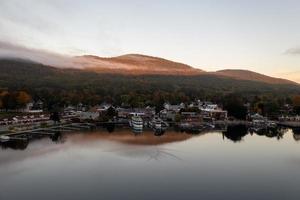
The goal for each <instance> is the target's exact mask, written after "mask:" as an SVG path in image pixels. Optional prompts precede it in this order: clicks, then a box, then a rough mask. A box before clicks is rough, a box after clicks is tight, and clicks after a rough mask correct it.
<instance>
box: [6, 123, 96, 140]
mask: <svg viewBox="0 0 300 200" xmlns="http://www.w3.org/2000/svg"><path fill="white" fill-rule="evenodd" d="M95 127H96V125H95V124H92V123H71V124H61V125H56V126H51V127H46V128H36V129H31V130H24V131H16V132H7V133H3V134H1V136H7V137H9V139H10V140H28V139H30V138H32V137H34V136H54V135H55V134H56V133H57V132H71V131H80V130H90V129H92V128H95Z"/></svg>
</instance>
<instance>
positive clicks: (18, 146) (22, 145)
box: [0, 132, 65, 150]
mask: <svg viewBox="0 0 300 200" xmlns="http://www.w3.org/2000/svg"><path fill="white" fill-rule="evenodd" d="M41 138H46V137H45V136H41V135H34V134H31V135H27V139H24V138H20V139H18V138H16V139H11V140H9V141H6V142H2V143H0V146H1V147H2V149H8V148H10V149H14V150H25V149H26V148H27V147H28V145H29V143H30V142H32V141H34V140H39V139H41ZM49 138H50V139H51V140H52V141H53V142H55V143H64V142H65V136H64V135H63V134H61V132H56V133H55V134H54V135H52V136H49Z"/></svg>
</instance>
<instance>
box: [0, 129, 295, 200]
mask: <svg viewBox="0 0 300 200" xmlns="http://www.w3.org/2000/svg"><path fill="white" fill-rule="evenodd" d="M299 139H300V135H297V133H296V132H295V133H294V132H293V131H292V130H283V131H282V130H281V131H280V132H276V133H275V134H274V133H258V134H256V133H252V134H251V133H249V132H245V131H240V130H238V131H237V130H230V131H227V132H225V133H222V132H212V133H202V134H198V135H191V134H186V133H181V132H175V131H167V132H166V133H165V134H164V135H163V136H160V137H157V136H154V134H153V132H152V131H146V132H144V133H142V134H140V135H134V134H133V133H132V132H131V130H116V131H115V132H113V133H108V132H107V131H105V130H98V131H94V132H82V133H66V134H63V135H61V136H59V137H58V138H54V139H50V138H47V137H45V138H41V139H37V140H34V141H30V142H29V144H28V143H25V144H24V143H22V142H18V143H7V144H3V145H2V149H0V200H18V199H26V200H27V199H30V200H35V199H39V200H48V199H49V200H50V199H51V200H53V199H62V200H76V199H104V200H109V199H128V200H129V199H130V200H133V199H139V200H140V199H172V200H173V199H205V200H206V199H255V200H257V199H273V200H274V199H275V200H276V199H280V200H282V199H289V200H290V199H295V200H296V199H297V200H299V199H300V190H299V188H300V141H298V140H299Z"/></svg>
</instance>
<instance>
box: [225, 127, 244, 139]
mask: <svg viewBox="0 0 300 200" xmlns="http://www.w3.org/2000/svg"><path fill="white" fill-rule="evenodd" d="M247 134H248V129H247V127H246V126H242V125H241V126H228V127H227V130H226V131H224V132H223V137H226V138H228V139H230V140H232V141H233V142H239V141H241V140H242V139H243V137H245V136H246V135H247Z"/></svg>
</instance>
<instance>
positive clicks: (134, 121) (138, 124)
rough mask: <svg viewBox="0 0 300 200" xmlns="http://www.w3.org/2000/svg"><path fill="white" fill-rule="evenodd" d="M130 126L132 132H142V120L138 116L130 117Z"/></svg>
mask: <svg viewBox="0 0 300 200" xmlns="http://www.w3.org/2000/svg"><path fill="white" fill-rule="evenodd" d="M131 126H132V128H133V130H134V131H143V127H144V123H143V119H142V118H141V117H140V116H138V115H135V116H132V118H131Z"/></svg>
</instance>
